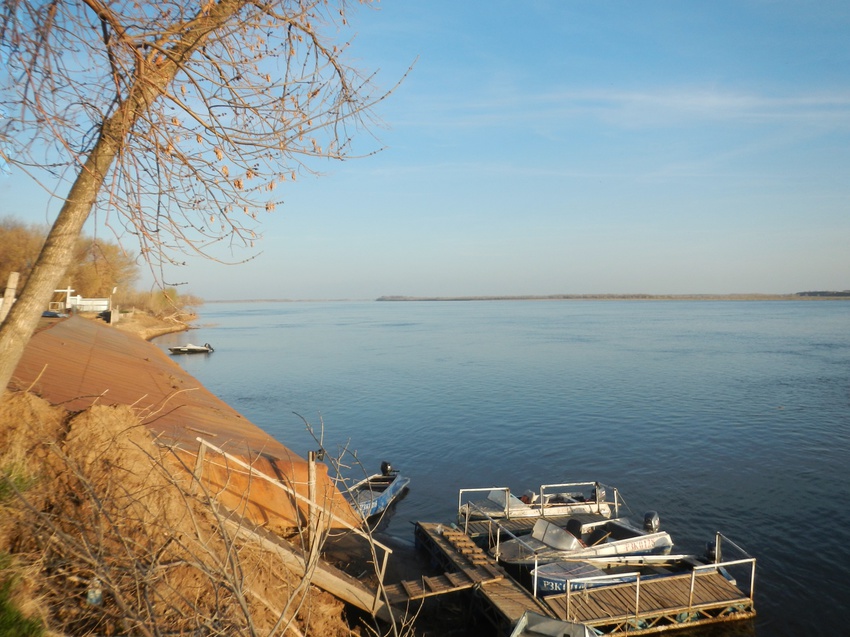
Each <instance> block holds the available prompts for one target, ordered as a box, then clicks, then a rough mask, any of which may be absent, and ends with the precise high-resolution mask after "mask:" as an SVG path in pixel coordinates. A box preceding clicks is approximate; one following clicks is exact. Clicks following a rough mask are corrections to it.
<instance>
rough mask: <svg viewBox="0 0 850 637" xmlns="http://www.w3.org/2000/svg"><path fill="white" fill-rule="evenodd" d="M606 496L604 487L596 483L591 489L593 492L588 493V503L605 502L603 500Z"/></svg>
mask: <svg viewBox="0 0 850 637" xmlns="http://www.w3.org/2000/svg"><path fill="white" fill-rule="evenodd" d="M606 497H607V494H606V493H605V487H603V486H602V485H601V484H599V483H598V482H597V483H596V486H595V487H594V488H593V491H591V492H590V501H591V502H605V498H606Z"/></svg>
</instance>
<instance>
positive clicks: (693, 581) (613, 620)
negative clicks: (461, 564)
mask: <svg viewBox="0 0 850 637" xmlns="http://www.w3.org/2000/svg"><path fill="white" fill-rule="evenodd" d="M545 601H546V604H547V606H548V607H549V608H550V610H551V614H554V615H555V617H557V618H559V619H566V620H568V621H572V622H578V623H582V624H585V625H587V626H591V627H592V628H593V629H594V630H595V631H597V632H598V633H599V634H602V635H619V634H622V633H626V632H627V633H628V634H629V635H641V634H648V633H655V632H661V631H666V630H671V629H673V628H683V627H685V626H687V627H691V626H699V625H702V624H709V623H718V622H725V621H737V620H741V619H748V618H751V617H754V616H755V608H754V606H753V600H752V599H751V598H750V597H748V596H747V595H745V594H744V593H742V592H741V590H740V589H739V588H738V587H737V586H736V585H735V584H733V583H732V582H730V581H729V580H728V579H726V578H725V577H724V576H723V575H722V574H721V573H720V572H719V571H716V570H705V571H701V572H697V571H694V572H692V573H683V574H681V575H674V576H667V577H663V578H659V579H649V580H644V581H640V580H638V581H637V582H630V583H624V584H613V585H608V586H600V587H598V588H588V589H584V590H581V591H572V592H570V593H569V595H566V594H561V595H553V596H551V597H547V598H545Z"/></svg>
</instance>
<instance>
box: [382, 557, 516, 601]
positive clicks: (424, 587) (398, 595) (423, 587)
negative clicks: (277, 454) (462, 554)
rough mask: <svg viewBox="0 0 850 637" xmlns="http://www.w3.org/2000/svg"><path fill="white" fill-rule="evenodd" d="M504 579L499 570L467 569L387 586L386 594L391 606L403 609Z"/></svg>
mask: <svg viewBox="0 0 850 637" xmlns="http://www.w3.org/2000/svg"><path fill="white" fill-rule="evenodd" d="M503 577H504V574H503V573H500V572H499V571H498V570H497V569H495V568H492V567H491V566H489V565H483V566H479V567H477V568H466V569H463V570H461V571H458V572H456V573H451V572H448V573H443V574H442V575H432V576H430V577H429V576H425V575H423V576H422V579H420V580H418V581H416V580H406V581H402V582H399V583H397V584H387V585H385V586H384V592H385V594H386V596H387V601H388V602H389V603H390V604H391V605H393V606H399V607H403V606H404V604H406V603H407V602H410V601H414V600H418V599H424V598H426V597H433V596H435V595H444V594H446V593H454V592H456V591H462V590H467V589H470V588H473V587H475V586H477V585H478V584H486V583H490V582H495V581H498V580H500V579H502V578H503Z"/></svg>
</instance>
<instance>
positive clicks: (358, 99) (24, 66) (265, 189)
mask: <svg viewBox="0 0 850 637" xmlns="http://www.w3.org/2000/svg"><path fill="white" fill-rule="evenodd" d="M370 1H371V0H360V2H361V4H368V3H369V2H370ZM2 6H3V10H2V15H0V62H2V65H0V67H2V70H0V78H2V79H0V84H2V91H3V95H4V96H9V97H8V98H6V99H5V100H4V102H3V104H2V108H3V118H4V119H3V121H2V124H0V142H2V143H0V162H3V161H5V162H7V163H9V164H11V165H15V166H16V167H18V168H19V169H21V170H24V171H26V172H27V173H29V174H30V175H31V176H32V177H33V178H34V179H36V180H39V182H40V183H45V184H47V183H52V182H53V181H54V180H56V179H58V181H59V183H60V184H61V185H60V188H65V187H67V188H68V192H67V194H66V195H64V196H61V197H59V198H60V200H61V201H62V206H61V209H60V212H59V214H58V216H57V218H56V220H55V222H54V224H53V227H52V229H51V231H50V234H49V235H48V237H47V240H46V242H45V244H44V248H43V249H42V251H41V254H40V256H39V258H38V261H37V262H36V264H35V266H34V267H33V270H32V273H31V275H30V277H29V278H28V280H27V283H26V286H25V288H24V289H23V291H22V293H21V295H20V297H19V299H18V302H17V303H16V304H15V306H14V307H13V309H12V311H11V312H10V314H9V316H8V318H7V319H6V321H5V323H4V324H3V326H2V327H0V387H6V385H7V384H8V381H9V380H10V378H11V375H12V373H13V371H14V369H15V367H16V365H17V362H18V360H19V359H20V356H21V354H22V352H23V348H24V346H25V345H26V342H27V341H28V340H29V337H30V336H31V335H32V332H33V331H34V329H35V326H36V324H37V320H38V317H39V315H40V314H41V311H42V309H43V308H44V306H45V305H46V303H47V301H48V299H49V296H50V294H51V293H52V292H53V290H54V289H55V288H56V286H57V284H58V283H59V281H60V279H61V277H62V275H63V274H64V272H65V270H66V269H67V267H68V265H69V263H70V262H71V260H72V259H73V255H74V246H75V242H76V239H77V237H78V236H79V235H80V232H81V229H82V227H83V224H84V223H85V221H86V219H87V218H88V217H89V215H90V214H91V213H92V212H93V211H94V212H96V213H98V214H99V218H100V219H101V221H103V222H104V223H106V224H107V225H108V226H110V227H111V228H112V229H113V230H114V231H115V232H116V233H117V234H118V235H119V236H122V235H124V234H127V233H129V234H132V235H134V236H135V237H136V238H137V239H138V241H139V245H140V253H141V256H142V257H144V258H145V259H147V260H148V262H149V263H153V264H161V263H175V262H178V259H179V258H180V256H181V254H182V253H197V254H201V255H205V256H213V257H214V258H215V255H214V252H215V250H216V249H217V247H218V246H219V245H224V246H227V247H234V246H252V245H253V241H254V239H255V238H256V236H257V235H256V233H255V229H254V228H255V227H256V223H255V220H256V218H257V216H258V213H259V212H261V211H269V212H270V211H272V210H273V209H274V207H275V205H276V203H278V202H277V200H276V199H275V197H274V189H275V187H276V186H277V185H279V184H280V183H281V182H285V181H288V180H292V179H295V177H296V175H297V174H298V172H299V171H300V170H303V169H305V168H306V169H308V170H309V169H310V167H309V166H306V165H305V163H304V162H305V161H309V160H311V158H329V159H345V158H348V157H352V156H354V155H355V154H356V153H355V150H354V148H353V147H352V139H353V134H354V133H355V132H357V131H358V130H359V129H361V128H363V127H364V125H365V124H368V123H369V122H368V117H369V115H370V111H371V109H372V107H374V105H375V104H376V103H377V102H378V101H380V100H381V99H383V98H384V97H385V96H386V95H387V93H385V92H376V91H375V90H374V89H373V88H372V85H371V82H370V80H371V79H372V78H371V76H364V75H362V74H360V73H359V72H357V71H356V70H355V69H354V68H352V67H351V66H349V65H347V64H346V63H345V61H344V59H343V55H344V52H345V51H346V49H347V46H348V44H347V43H342V42H339V43H337V44H334V38H335V37H338V36H339V28H340V26H341V25H345V24H346V14H347V11H348V4H347V3H346V1H345V0H336V1H330V2H328V1H323V0H200V1H199V2H186V1H185V0H158V1H157V2H137V1H134V0H67V1H60V0H3V5H2ZM46 187H47V186H46Z"/></svg>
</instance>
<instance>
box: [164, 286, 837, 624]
mask: <svg viewBox="0 0 850 637" xmlns="http://www.w3.org/2000/svg"><path fill="white" fill-rule="evenodd" d="M201 321H202V323H203V326H202V327H201V328H200V329H199V330H197V331H193V332H189V333H188V334H181V335H171V336H169V337H167V338H162V339H158V340H157V344H159V345H161V346H162V347H167V346H168V345H171V344H173V343H174V342H186V341H192V342H209V343H211V344H212V345H213V346H214V347H215V349H216V351H215V353H214V354H212V355H210V356H208V357H206V356H205V357H182V358H180V359H178V362H179V363H180V364H181V365H183V366H184V367H185V368H186V369H187V370H188V371H189V372H190V373H192V374H193V375H194V376H196V377H197V378H198V379H199V380H200V381H201V382H202V383H204V385H206V386H207V387H208V388H209V389H210V390H211V391H213V392H214V393H216V394H217V395H219V396H220V397H221V398H222V399H224V400H225V401H226V402H228V403H229V404H230V405H232V406H233V407H234V408H236V409H237V410H239V411H240V412H242V413H243V414H245V415H246V416H247V417H248V418H249V419H250V420H252V421H253V422H254V423H256V424H258V425H259V426H261V427H263V428H265V429H266V430H268V431H269V432H270V433H272V434H273V435H274V436H276V437H277V438H278V439H280V440H281V441H283V442H284V443H286V444H287V445H289V446H290V447H291V448H292V449H293V450H295V451H296V452H299V453H301V454H302V455H306V452H307V450H309V449H313V448H316V445H317V443H316V441H315V440H314V438H313V436H312V435H311V434H310V433H308V431H307V430H306V428H305V425H304V421H305V420H306V421H307V422H309V423H310V424H311V425H312V426H313V428H314V430H315V432H316V435H323V440H324V445H325V447H326V448H328V449H330V450H331V451H333V450H334V449H341V448H343V447H345V446H346V445H348V446H349V447H350V448H351V449H353V450H356V451H357V457H358V459H359V460H360V461H361V462H362V463H363V465H364V466H365V469H366V470H367V471H370V472H373V471H376V470H377V469H378V466H379V465H380V463H381V461H382V460H389V461H391V462H392V464H393V465H394V466H396V467H397V468H399V469H401V470H402V472H403V473H405V474H407V475H409V476H411V478H412V482H411V489H410V493H409V495H408V496H407V498H406V499H405V500H404V501H403V502H402V503H401V504H400V505H399V507H398V508H397V510H396V512H395V515H394V517H393V519H392V520H391V522H390V524H389V526H388V528H387V532H388V533H390V534H392V535H395V536H396V537H398V538H399V539H401V540H403V541H404V540H407V539H408V538H409V537H410V535H411V533H412V527H411V525H410V524H409V521H410V520H427V521H443V520H445V521H451V520H452V519H454V514H455V507H456V502H457V491H458V489H459V488H460V487H482V486H484V487H486V486H510V487H511V488H512V489H514V490H518V491H522V490H524V489H526V488H529V487H531V488H534V487H536V486H537V485H539V484H541V483H546V482H564V481H577V480H599V481H602V482H605V483H608V484H612V485H614V486H617V487H618V488H619V489H620V490H621V491H622V493H623V494H624V496H625V498H626V501H627V503H628V504H629V505H630V507H631V510H632V511H633V512H634V513H635V514H636V515H639V514H640V513H641V512H643V511H644V510H648V509H655V510H657V511H659V512H660V514H661V522H662V528H664V529H665V530H667V531H669V532H670V534H671V535H672V536H673V539H674V541H675V542H676V544H677V547H676V550H677V551H678V550H683V551H687V550H693V551H698V550H701V548H702V547H703V546H704V544H705V542H706V541H708V540H709V539H710V538H711V537H712V536H713V534H714V532H715V531H718V530H720V531H723V532H724V534H725V535H727V536H728V537H730V538H732V539H733V540H734V541H736V542H737V543H738V544H740V545H741V546H743V547H744V548H745V549H747V550H748V551H749V552H750V553H752V554H753V555H755V556H756V557H757V558H758V573H757V584H756V591H757V592H756V608H757V610H758V613H759V615H758V618H757V620H756V630H757V632H758V633H759V634H760V635H763V636H764V635H789V636H790V635H799V634H811V633H812V632H813V630H812V627H813V626H818V632H822V633H824V634H829V633H833V634H842V633H844V632H845V631H846V623H845V620H844V611H843V609H844V608H846V607H847V605H848V603H850V586H848V581H850V578H848V575H850V567H848V564H850V560H848V558H850V554H849V553H850V523H848V522H850V520H848V508H847V506H846V503H847V501H848V495H850V494H848V491H850V479H848V478H850V473H848V469H847V458H848V457H850V453H848V451H850V307H848V305H847V304H846V303H844V302H817V303H805V302H799V303H798V302H686V301H677V302H618V301H608V302H602V301H600V302H594V301H569V302H554V301H553V302H456V303H375V302H373V303H269V304H245V305H239V304H209V305H207V306H206V307H204V308H203V311H202V317H201ZM713 630H714V631H718V629H716V628H715V629H713ZM740 630H742V627H741V626H736V627H723V628H721V629H719V632H713V633H711V634H717V635H721V634H722V635H733V634H738V632H736V631H740ZM700 634H704V633H700Z"/></svg>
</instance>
